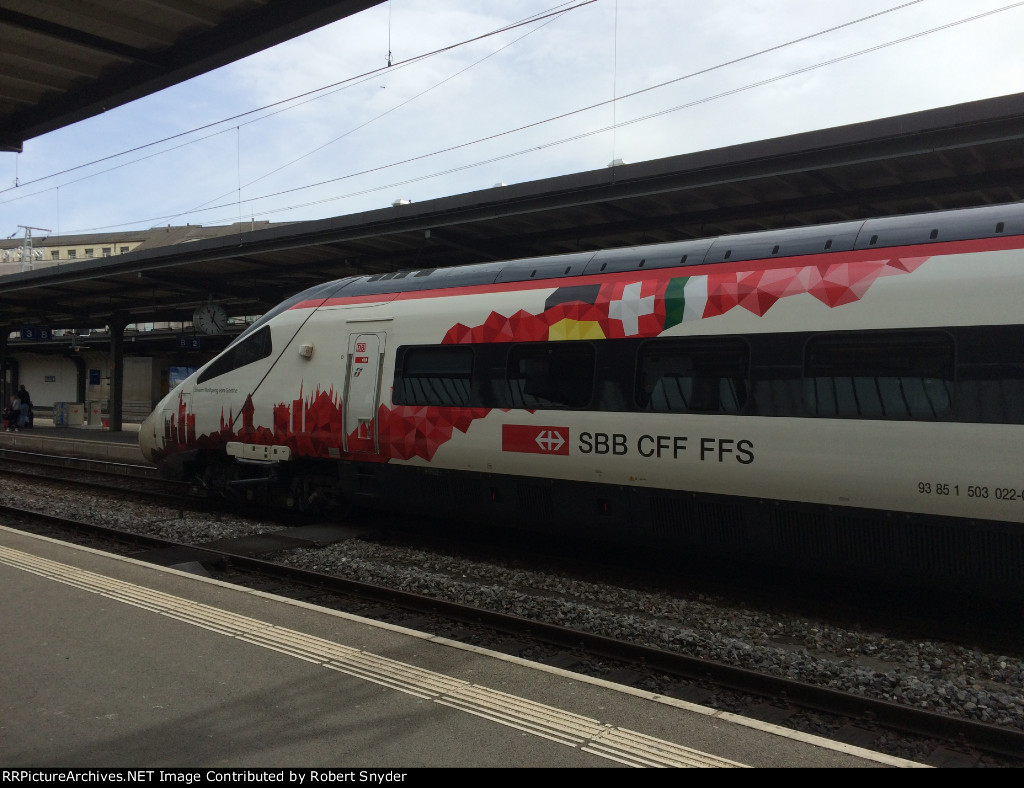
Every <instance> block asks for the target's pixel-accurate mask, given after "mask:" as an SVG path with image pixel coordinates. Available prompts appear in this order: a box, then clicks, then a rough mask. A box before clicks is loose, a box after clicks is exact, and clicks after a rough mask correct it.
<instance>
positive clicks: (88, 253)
mask: <svg viewBox="0 0 1024 788" xmlns="http://www.w3.org/2000/svg"><path fill="white" fill-rule="evenodd" d="M85 256H86V257H92V256H93V250H92V249H86V250H85Z"/></svg>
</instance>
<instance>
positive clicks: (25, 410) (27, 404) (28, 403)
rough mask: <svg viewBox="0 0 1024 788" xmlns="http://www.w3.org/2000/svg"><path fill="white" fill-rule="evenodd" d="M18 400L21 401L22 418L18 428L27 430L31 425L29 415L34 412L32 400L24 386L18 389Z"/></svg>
mask: <svg viewBox="0 0 1024 788" xmlns="http://www.w3.org/2000/svg"><path fill="white" fill-rule="evenodd" d="M18 399H20V400H21V417H20V418H19V419H18V428H19V429H26V428H27V427H28V425H29V414H30V413H31V411H32V398H31V397H30V396H29V395H28V390H27V389H26V388H25V385H24V384H22V385H21V386H19V387H18Z"/></svg>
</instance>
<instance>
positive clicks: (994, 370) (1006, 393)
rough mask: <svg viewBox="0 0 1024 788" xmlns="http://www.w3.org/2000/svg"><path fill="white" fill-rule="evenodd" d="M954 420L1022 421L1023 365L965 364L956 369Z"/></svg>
mask: <svg viewBox="0 0 1024 788" xmlns="http://www.w3.org/2000/svg"><path fill="white" fill-rule="evenodd" d="M956 399H957V418H958V421H967V422H981V423H986V424H1024V364H965V365H962V366H960V367H959V368H958V370H957V398H956Z"/></svg>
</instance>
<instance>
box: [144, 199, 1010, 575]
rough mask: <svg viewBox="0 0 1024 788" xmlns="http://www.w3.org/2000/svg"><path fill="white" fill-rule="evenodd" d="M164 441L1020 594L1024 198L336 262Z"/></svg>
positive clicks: (188, 451)
mask: <svg viewBox="0 0 1024 788" xmlns="http://www.w3.org/2000/svg"><path fill="white" fill-rule="evenodd" d="M140 441H141V446H142V450H143V452H144V454H145V455H146V456H147V457H148V458H150V459H151V460H152V461H153V462H155V463H158V464H160V465H161V467H162V468H163V469H164V471H165V473H166V474H167V475H170V476H177V477H179V478H186V479H195V480H197V481H199V482H201V483H202V484H204V485H206V486H207V487H210V488H213V489H217V490H220V491H222V492H224V493H225V494H228V495H235V496H238V497H239V498H240V499H243V500H250V501H266V502H268V503H279V504H282V505H289V506H294V507H298V508H300V509H303V510H312V511H317V510H320V511H329V510H332V509H334V508H336V507H339V506H342V505H345V504H353V503H354V504H357V505H361V506H363V507H376V508H380V509H386V510H394V511H400V512H406V513H415V512H419V513H426V514H430V515H437V516H441V517H445V518H460V519H462V520H466V521H468V522H472V523H475V524H476V527H478V528H480V529H488V528H493V527H498V526H503V525H507V526H515V527H520V528H526V529H530V530H532V531H535V532H538V533H541V534H551V535H552V537H555V536H557V537H558V538H560V539H564V538H570V539H578V540H600V541H609V540H611V541H618V542H621V543H624V544H629V545H633V546H650V547H651V549H652V550H656V551H657V552H658V554H659V555H665V554H669V555H671V554H672V553H671V551H677V552H678V554H679V555H686V556H690V557H692V556H702V555H707V556H709V557H711V556H714V557H728V558H735V559H740V560H744V561H754V562H763V563H765V564H770V565H772V566H776V567H778V566H781V567H813V568H816V569H820V570H822V571H824V572H834V573H845V574H849V573H855V574H857V575H858V576H864V577H869V576H872V575H877V576H879V577H893V578H900V579H909V580H911V581H914V582H917V581H929V580H935V581H939V582H950V581H951V582H953V583H955V584H957V585H958V586H960V587H964V588H969V587H971V586H972V585H977V586H979V587H983V588H984V589H1000V590H1004V589H1010V590H1024V462H1022V460H1024V204H1020V203H1015V204H1006V205H995V206H985V207H978V208H968V209H958V210H952V211H943V212H935V213H924V214H916V215H907V216H899V217H890V218H878V219H871V220H866V221H860V220H858V221H848V222H842V223H835V224H827V225H821V226H811V227H800V228H792V229H783V230H772V231H764V232H755V233H746V234H737V235H728V236H719V237H713V238H704V239H699V240H688V241H680V242H672V243H664V244H656V245H647V246H638V247H632V248H618V249H608V250H600V251H590V252H579V253H572V254H566V255H559V256H552V257H542V258H533V259H525V260H514V261H510V262H502V263H484V264H474V265H465V266H458V267H451V268H436V269H427V270H409V271H400V272H396V273H388V274H377V275H373V276H358V277H350V278H345V279H339V280H336V281H333V282H328V283H326V284H323V285H320V286H317V287H314V288H311V289H309V290H306V291H304V292H302V293H299V294H297V295H295V296H293V297H292V298H290V299H288V300H287V301H285V302H284V303H282V304H280V305H279V306H277V307H276V308H274V309H272V310H271V311H269V312H268V313H267V314H265V315H263V316H262V317H261V318H260V319H259V320H258V321H257V322H255V323H254V324H253V325H251V326H250V327H249V328H248V329H247V330H246V331H245V332H244V333H243V334H241V335H240V336H239V337H238V338H237V339H236V340H235V341H233V342H232V343H231V344H230V345H229V346H228V347H227V348H226V349H225V350H224V351H223V352H222V353H221V354H220V355H219V356H217V357H216V358H214V359H213V360H212V361H210V362H209V363H207V364H206V365H205V366H203V367H201V368H200V369H199V370H198V371H197V372H196V373H195V374H193V375H192V376H191V377H189V378H188V379H187V380H185V381H184V382H183V383H181V384H180V385H178V386H177V387H176V388H175V389H174V390H173V391H171V392H170V393H169V394H168V395H167V396H166V397H165V398H164V399H163V400H162V401H161V402H160V403H159V405H158V406H157V407H156V409H155V411H154V412H153V414H152V415H151V416H150V417H149V418H148V419H147V420H146V421H145V423H144V424H143V425H142V428H141V431H140Z"/></svg>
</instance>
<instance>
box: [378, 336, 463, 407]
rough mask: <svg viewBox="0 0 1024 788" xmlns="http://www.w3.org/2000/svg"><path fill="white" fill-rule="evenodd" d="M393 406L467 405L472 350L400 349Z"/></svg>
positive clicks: (458, 347)
mask: <svg viewBox="0 0 1024 788" xmlns="http://www.w3.org/2000/svg"><path fill="white" fill-rule="evenodd" d="M398 353H399V357H398V363H397V370H398V375H396V379H395V388H394V393H393V396H394V400H395V404H396V405H416V406H423V405H434V406H441V407H464V406H467V405H469V404H470V384H471V382H472V378H473V348H471V347H466V346H464V345H442V346H438V347H405V348H400V349H399V351H398Z"/></svg>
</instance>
